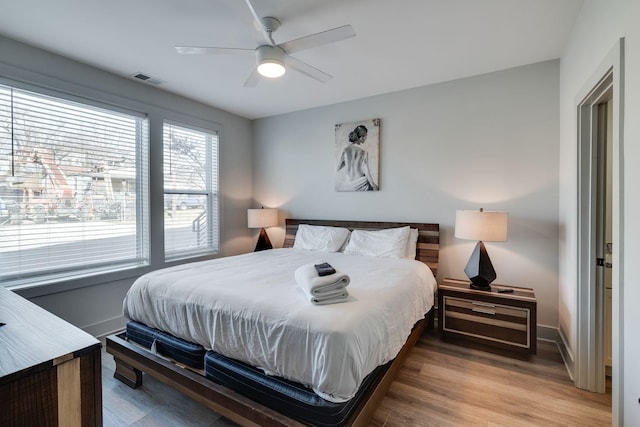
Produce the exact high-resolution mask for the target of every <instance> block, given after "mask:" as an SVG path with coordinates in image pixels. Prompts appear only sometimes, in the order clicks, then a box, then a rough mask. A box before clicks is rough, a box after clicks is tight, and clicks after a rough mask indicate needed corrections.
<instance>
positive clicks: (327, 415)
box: [205, 351, 387, 427]
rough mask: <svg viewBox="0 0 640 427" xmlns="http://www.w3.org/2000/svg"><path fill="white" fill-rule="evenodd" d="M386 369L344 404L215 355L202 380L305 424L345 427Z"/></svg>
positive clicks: (369, 378)
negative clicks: (328, 399) (370, 388)
mask: <svg viewBox="0 0 640 427" xmlns="http://www.w3.org/2000/svg"><path fill="white" fill-rule="evenodd" d="M386 368H387V365H384V366H379V367H377V368H376V369H375V370H374V371H373V372H372V373H370V374H369V375H368V376H367V377H366V378H365V379H364V381H363V383H362V386H361V387H360V390H359V391H358V392H357V393H356V394H355V396H354V397H353V398H352V399H350V400H349V401H347V402H343V403H332V402H329V401H327V400H324V399H322V398H321V397H319V396H318V395H317V394H316V393H314V392H313V390H311V389H309V388H308V387H305V386H303V385H302V384H299V383H296V382H293V381H287V380H285V379H283V378H279V377H272V376H268V375H265V374H264V373H262V372H261V371H260V370H259V369H257V368H254V367H252V366H249V365H247V364H245V363H242V362H238V361H236V360H232V359H229V358H228V357H224V356H222V355H220V354H218V353H216V352H214V351H208V352H207V354H206V356H205V376H206V377H207V378H209V379H211V380H213V381H215V382H217V383H219V384H222V385H224V386H226V387H228V388H230V389H232V390H234V391H236V392H237V393H240V394H241V395H243V396H245V397H248V398H249V399H251V400H253V401H255V402H258V403H261V404H263V405H265V406H267V407H269V408H271V409H274V410H276V411H278V412H280V413H283V414H287V416H288V417H290V418H294V419H296V420H298V421H301V422H303V423H305V424H308V425H312V426H318V427H333V426H341V425H344V424H345V422H346V421H347V420H348V418H349V416H350V415H351V414H352V413H353V410H354V409H356V408H357V406H358V405H359V404H360V403H361V402H362V400H363V399H364V398H365V395H366V393H367V390H368V389H369V386H370V385H371V383H373V382H375V381H376V380H378V378H379V377H380V376H382V375H384V372H385V369H386Z"/></svg>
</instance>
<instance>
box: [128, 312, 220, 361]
mask: <svg viewBox="0 0 640 427" xmlns="http://www.w3.org/2000/svg"><path fill="white" fill-rule="evenodd" d="M126 333H127V338H128V339H129V340H131V341H133V342H135V343H137V344H140V345H141V346H143V347H146V348H148V349H153V350H154V352H155V353H157V354H160V355H161V356H167V357H170V358H172V359H173V360H175V361H176V362H179V363H182V364H184V365H186V366H189V367H191V368H196V369H202V368H203V367H204V356H205V353H206V352H207V350H205V349H204V347H202V346H201V345H199V344H194V343H191V342H189V341H185V340H183V339H180V338H176V337H174V336H173V335H169V334H167V333H166V332H162V331H159V330H157V329H154V328H150V327H148V326H147V325H143V324H142V323H138V322H135V321H133V320H130V321H128V322H127V326H126Z"/></svg>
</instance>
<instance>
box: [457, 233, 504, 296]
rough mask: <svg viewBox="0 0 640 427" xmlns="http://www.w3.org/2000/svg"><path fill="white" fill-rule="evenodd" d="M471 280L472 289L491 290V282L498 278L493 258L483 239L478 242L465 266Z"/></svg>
mask: <svg viewBox="0 0 640 427" xmlns="http://www.w3.org/2000/svg"><path fill="white" fill-rule="evenodd" d="M464 272H465V273H466V275H467V277H468V278H469V280H471V285H469V287H470V288H471V289H477V290H480V291H490V290H491V286H490V284H491V282H493V281H494V280H496V271H495V270H494V269H493V264H491V259H490V258H489V254H488V253H487V249H486V248H485V247H484V243H482V242H481V241H480V242H478V243H477V244H476V247H475V248H474V249H473V252H472V253H471V257H470V258H469V262H467V266H466V267H465V268H464Z"/></svg>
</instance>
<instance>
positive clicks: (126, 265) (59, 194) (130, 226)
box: [0, 85, 149, 288]
mask: <svg viewBox="0 0 640 427" xmlns="http://www.w3.org/2000/svg"><path fill="white" fill-rule="evenodd" d="M148 149H149V138H148V123H147V119H146V117H145V116H144V115H142V114H139V113H136V112H132V111H126V110H123V109H120V108H116V107H112V106H109V105H105V104H99V103H96V102H90V101H85V100H78V99H73V98H72V97H70V96H66V95H63V94H57V93H52V92H48V91H45V90H39V89H35V91H29V90H24V89H23V88H18V87H12V86H9V85H0V283H1V284H2V285H5V286H10V287H16V288H20V287H26V286H32V285H35V284H46V283H50V282H53V281H60V280H67V279H75V278H79V277H85V276H89V275H96V274H101V273H105V272H112V271H120V270H123V269H130V268H135V267H138V266H144V265H148V262H149V230H148V228H149V213H148V208H147V206H148V185H147V179H148V178H147V177H148V158H149V155H148Z"/></svg>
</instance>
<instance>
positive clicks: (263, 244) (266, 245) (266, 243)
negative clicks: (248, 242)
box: [253, 228, 273, 252]
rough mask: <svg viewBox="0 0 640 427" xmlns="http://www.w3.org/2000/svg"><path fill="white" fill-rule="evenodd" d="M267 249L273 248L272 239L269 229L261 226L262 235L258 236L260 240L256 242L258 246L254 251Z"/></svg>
mask: <svg viewBox="0 0 640 427" xmlns="http://www.w3.org/2000/svg"><path fill="white" fill-rule="evenodd" d="M267 249H273V246H271V240H269V236H268V235H267V231H266V230H265V229H264V228H261V229H260V236H258V241H257V242H256V248H255V249H254V250H253V251H254V252H258V251H265V250H267Z"/></svg>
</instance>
